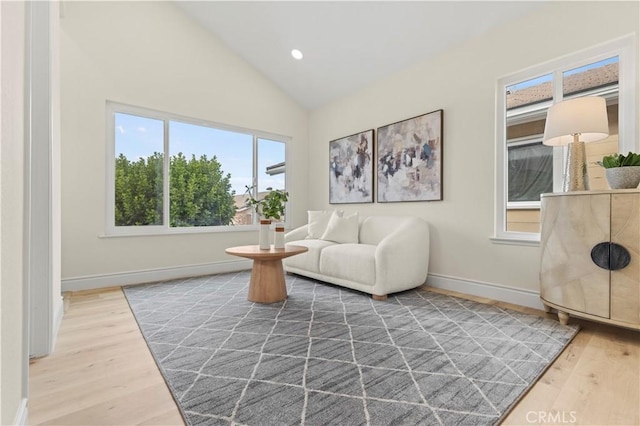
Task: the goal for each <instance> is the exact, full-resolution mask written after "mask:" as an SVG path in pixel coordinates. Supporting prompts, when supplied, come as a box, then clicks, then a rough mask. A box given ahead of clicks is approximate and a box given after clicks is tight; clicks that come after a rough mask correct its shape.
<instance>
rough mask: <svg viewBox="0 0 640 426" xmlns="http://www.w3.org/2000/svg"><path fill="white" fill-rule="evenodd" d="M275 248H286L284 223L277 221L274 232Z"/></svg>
mask: <svg viewBox="0 0 640 426" xmlns="http://www.w3.org/2000/svg"><path fill="white" fill-rule="evenodd" d="M273 248H274V249H283V248H284V225H283V224H281V223H276V228H275V231H274V233H273Z"/></svg>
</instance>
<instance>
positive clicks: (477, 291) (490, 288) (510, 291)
mask: <svg viewBox="0 0 640 426" xmlns="http://www.w3.org/2000/svg"><path fill="white" fill-rule="evenodd" d="M427 285H428V286H431V287H435V288H441V289H444V290H452V291H457V292H459V293H465V294H470V295H473V296H479V297H486V298H488V299H493V300H499V301H502V302H508V303H513V304H516V305H520V306H527V307H529V308H535V309H544V305H543V304H542V302H540V293H539V292H537V291H533V290H525V289H522V288H515V287H507V286H502V285H498V284H491V283H485V282H481V281H473V280H468V279H465V278H455V277H448V276H446V275H440V274H429V275H428V276H427Z"/></svg>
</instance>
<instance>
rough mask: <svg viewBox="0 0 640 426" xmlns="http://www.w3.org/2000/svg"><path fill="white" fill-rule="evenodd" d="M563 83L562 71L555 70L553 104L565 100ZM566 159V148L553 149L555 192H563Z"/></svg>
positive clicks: (557, 147)
mask: <svg viewBox="0 0 640 426" xmlns="http://www.w3.org/2000/svg"><path fill="white" fill-rule="evenodd" d="M562 83H563V79H562V70H555V71H554V72H553V103H558V102H560V101H562V99H563V93H564V91H563V84H562ZM566 158H567V149H566V147H564V146H556V147H554V148H553V192H560V191H562V175H563V174H564V163H565V161H566Z"/></svg>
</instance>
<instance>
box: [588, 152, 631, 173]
mask: <svg viewBox="0 0 640 426" xmlns="http://www.w3.org/2000/svg"><path fill="white" fill-rule="evenodd" d="M598 164H599V165H601V166H602V167H604V168H605V169H611V168H613V167H629V166H640V154H636V153H634V152H629V153H628V154H627V155H626V156H625V155H622V154H612V155H606V156H604V157H603V158H602V161H598Z"/></svg>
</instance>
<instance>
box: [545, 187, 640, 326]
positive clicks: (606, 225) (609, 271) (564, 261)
mask: <svg viewBox="0 0 640 426" xmlns="http://www.w3.org/2000/svg"><path fill="white" fill-rule="evenodd" d="M541 204H542V207H541V226H542V229H541V238H540V246H541V249H542V259H541V264H540V298H541V299H542V303H543V304H544V305H545V309H547V311H548V312H551V310H552V309H555V310H557V311H558V318H559V320H560V322H561V323H563V324H566V323H567V322H568V321H569V315H574V316H576V317H581V318H586V319H590V320H594V321H600V322H605V323H609V324H615V325H619V326H623V327H627V328H633V329H638V330H640V191H638V190H637V189H628V190H627V189H625V190H610V191H576V192H568V193H553V194H542V197H541Z"/></svg>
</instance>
